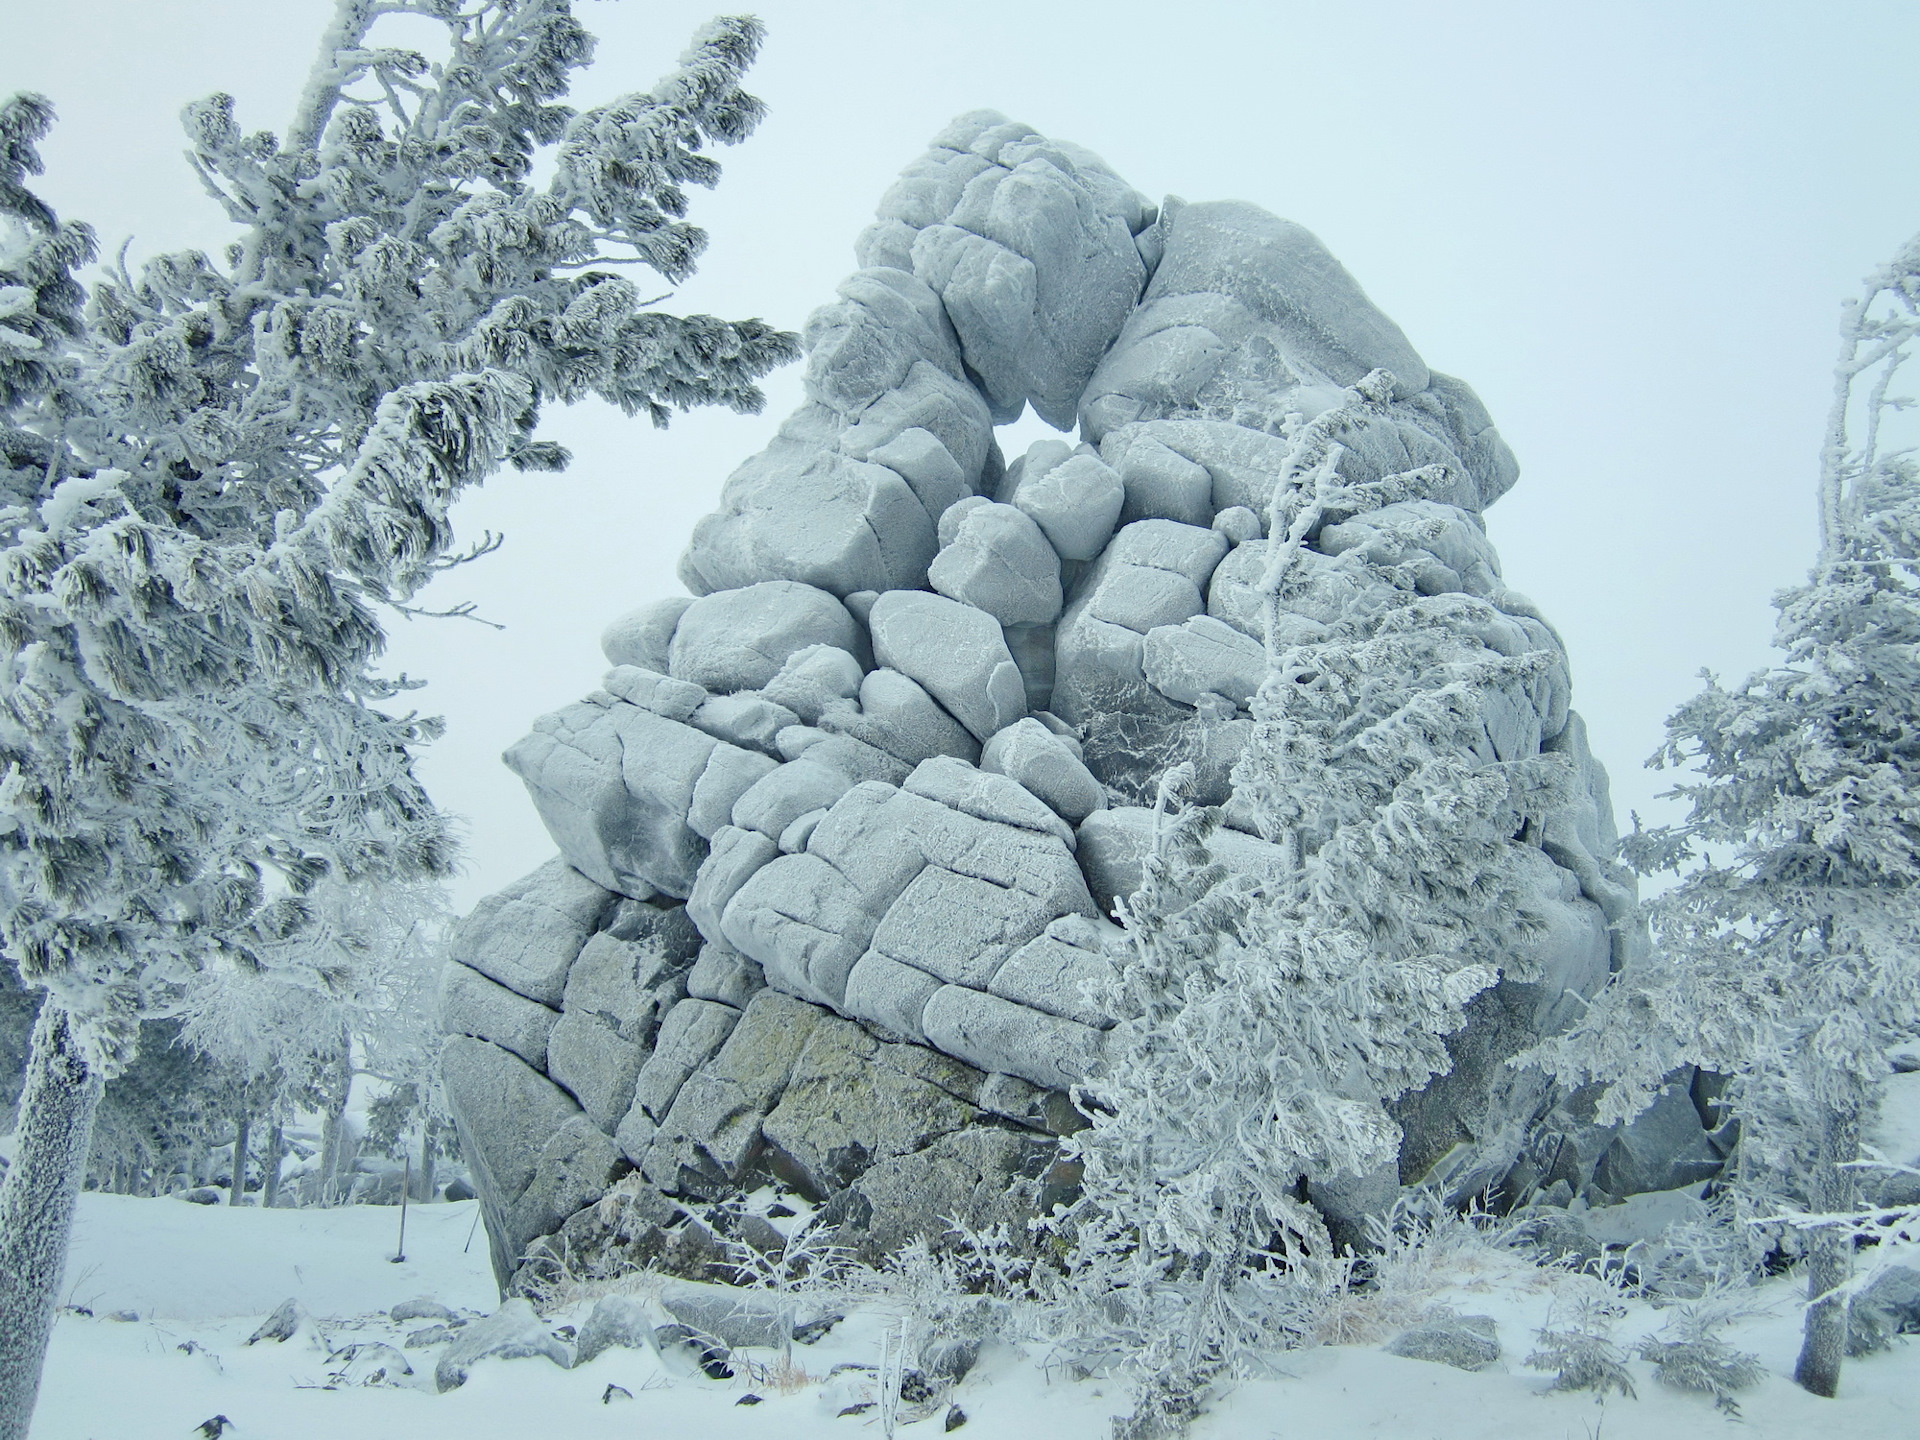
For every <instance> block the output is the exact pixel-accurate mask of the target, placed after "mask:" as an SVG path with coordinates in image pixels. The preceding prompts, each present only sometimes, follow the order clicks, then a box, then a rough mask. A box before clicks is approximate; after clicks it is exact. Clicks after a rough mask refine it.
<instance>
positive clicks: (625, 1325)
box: [574, 1295, 654, 1398]
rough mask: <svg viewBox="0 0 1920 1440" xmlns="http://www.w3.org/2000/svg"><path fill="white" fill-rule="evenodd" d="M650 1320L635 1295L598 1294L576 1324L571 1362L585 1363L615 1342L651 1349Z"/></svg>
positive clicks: (627, 1347) (624, 1345)
mask: <svg viewBox="0 0 1920 1440" xmlns="http://www.w3.org/2000/svg"><path fill="white" fill-rule="evenodd" d="M653 1323H654V1322H653V1314H652V1312H651V1311H650V1310H649V1309H648V1308H647V1303H646V1302H645V1301H644V1300H641V1299H640V1298H639V1297H638V1296H634V1295H602V1296H601V1297H600V1298H599V1299H598V1300H596V1301H594V1302H593V1311H592V1313H591V1314H589V1315H588V1316H587V1323H586V1324H584V1325H582V1326H581V1327H580V1338H579V1340H578V1341H577V1342H576V1344H575V1361H574V1363H575V1364H578V1365H585V1364H586V1363H587V1362H588V1361H590V1360H593V1359H595V1358H596V1357H598V1356H599V1355H601V1354H603V1353H604V1352H606V1351H608V1350H611V1349H612V1348H613V1347H614V1346H616V1345H617V1346H620V1347H622V1348H623V1349H627V1350H644V1349H652V1348H653ZM629 1398H631V1397H629Z"/></svg>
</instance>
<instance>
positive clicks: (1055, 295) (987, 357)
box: [911, 146, 1146, 429]
mask: <svg viewBox="0 0 1920 1440" xmlns="http://www.w3.org/2000/svg"><path fill="white" fill-rule="evenodd" d="M1021 153H1024V154H1027V155H1028V156H1029V157H1030V158H1027V159H1024V160H1020V161H1019V162H1018V163H1016V164H1014V165H1012V166H1011V167H1010V168H1002V167H999V166H994V167H989V168H987V169H984V170H982V171H981V172H980V173H979V174H977V175H975V176H974V177H973V178H972V179H971V180H969V181H968V182H967V184H966V186H965V188H964V189H963V190H962V191H961V193H960V197H959V199H958V201H957V202H956V203H955V204H954V207H953V209H952V210H951V211H950V212H949V213H948V214H947V215H946V216H944V217H941V218H942V219H943V220H945V221H946V222H947V223H944V224H943V223H938V222H929V223H927V224H926V225H924V226H923V227H922V228H921V229H920V232H919V234H918V235H917V236H915V238H914V241H913V247H912V252H911V253H912V258H913V267H914V273H915V274H917V275H919V276H921V277H922V278H924V279H925V280H926V281H927V282H928V283H929V284H930V285H932V286H933V288H934V289H936V290H938V291H939V292H940V296H941V299H942V301H943V303H944V305H945V308H946V311H947V313H948V314H949V315H950V316H951V317H952V318H953V323H954V329H955V330H956V331H957V332H958V334H959V336H960V343H961V347H962V350H963V351H964V353H965V355H966V360H967V364H968V366H969V368H970V369H971V370H972V371H973V372H974V373H975V374H976V375H978V376H979V377H980V381H981V384H982V386H983V388H984V389H985V391H986V394H987V398H988V400H989V401H990V402H991V403H992V404H993V406H994V408H995V413H996V415H997V416H999V417H1004V418H1005V419H1009V420H1010V419H1012V418H1013V417H1014V416H1016V415H1018V414H1019V412H1020V409H1021V406H1022V404H1023V403H1025V402H1028V401H1031V403H1032V404H1033V407H1034V409H1035V410H1036V411H1037V412H1038V413H1039V414H1040V415H1041V416H1042V417H1043V418H1045V419H1046V420H1048V421H1049V422H1050V423H1052V424H1054V425H1056V426H1058V427H1060V428H1062V429H1064V428H1067V427H1068V426H1069V425H1071V423H1072V416H1073V407H1074V403H1075V401H1076V400H1077V399H1078V398H1079V395H1080V391H1081V390H1082V389H1083V388H1084V387H1085V385H1086V382H1087V378H1088V376H1089V375H1090V374H1091V373H1092V371H1093V368H1094V366H1095V364H1096V363H1097V362H1098V361H1099V358H1100V356H1101V354H1102V353H1104V352H1105V350H1106V349H1107V347H1108V345H1109V344H1111V343H1112V340H1113V337H1114V335H1115V334H1116V333H1118V331H1119V328H1120V326H1121V323H1122V322H1123V321H1124V320H1125V319H1126V316H1127V313H1128V311H1129V310H1130V309H1131V308H1132V306H1133V303H1134V300H1135V299H1136V298H1137V297H1138V295H1139V293H1140V287H1141V285H1142V284H1143V283H1144V281H1145V278H1146V273H1145V266H1144V265H1143V264H1142V263H1141V260H1140V255H1139V251H1138V250H1137V249H1136V248H1135V246H1134V244H1133V237H1132V234H1131V233H1130V231H1129V230H1128V228H1127V225H1126V223H1125V221H1124V220H1122V219H1121V218H1120V217H1118V216H1115V215H1112V214H1107V213H1102V212H1103V204H1102V202H1103V201H1108V202H1109V203H1110V200H1111V196H1112V193H1113V187H1112V186H1110V185H1103V186H1099V187H1097V188H1096V187H1092V186H1089V185H1087V184H1086V183H1085V182H1083V181H1081V180H1080V179H1079V174H1078V168H1079V167H1078V166H1077V165H1076V163H1075V162H1074V160H1072V159H1070V158H1068V157H1067V156H1066V155H1065V154H1064V153H1063V152H1061V151H1060V150H1059V149H1057V148H1047V147H1043V146H1036V147H1035V148H1033V149H1031V150H1029V151H1024V152H1021ZM1007 158H1009V159H1011V158H1013V157H1012V155H1011V154H1009V155H1008V156H1007Z"/></svg>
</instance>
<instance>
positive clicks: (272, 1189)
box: [260, 1120, 286, 1210]
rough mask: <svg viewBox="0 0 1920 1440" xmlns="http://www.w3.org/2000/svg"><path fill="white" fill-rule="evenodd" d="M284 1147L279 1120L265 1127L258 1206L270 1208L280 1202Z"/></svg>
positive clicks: (264, 1208) (284, 1139) (263, 1208)
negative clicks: (265, 1135)
mask: <svg viewBox="0 0 1920 1440" xmlns="http://www.w3.org/2000/svg"><path fill="white" fill-rule="evenodd" d="M285 1149H286V1137H285V1136H284V1134H282V1132H281V1126H280V1122H279V1121H278V1120H276V1121H274V1122H273V1124H272V1125H270V1126H268V1127H267V1153H266V1154H265V1155H263V1156H261V1157H260V1165H261V1170H260V1208H261V1209H262V1210H271V1209H273V1207H274V1206H276V1205H278V1204H279V1203H280V1157H281V1152H282V1151H284V1150H285Z"/></svg>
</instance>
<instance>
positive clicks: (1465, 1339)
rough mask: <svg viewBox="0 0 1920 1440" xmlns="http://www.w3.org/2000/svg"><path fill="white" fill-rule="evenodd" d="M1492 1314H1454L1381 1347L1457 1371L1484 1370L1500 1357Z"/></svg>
mask: <svg viewBox="0 0 1920 1440" xmlns="http://www.w3.org/2000/svg"><path fill="white" fill-rule="evenodd" d="M1494 1332H1495V1325H1494V1321H1493V1317H1492V1316H1490V1315H1451V1316H1447V1317H1445V1318H1443V1319H1438V1320H1429V1321H1427V1322H1426V1323H1425V1324H1423V1325H1416V1326H1414V1327H1413V1328H1412V1329H1411V1330H1403V1331H1401V1332H1400V1333H1399V1334H1398V1335H1396V1336H1394V1337H1393V1339H1391V1340H1389V1341H1388V1342H1387V1343H1386V1345H1385V1346H1384V1347H1382V1348H1384V1349H1385V1350H1386V1352H1387V1353H1388V1354H1389V1355H1401V1356H1405V1357H1406V1358H1407V1359H1409V1360H1429V1361H1432V1362H1433V1363H1434V1364H1436V1365H1451V1366H1453V1368H1454V1369H1456V1370H1483V1369H1485V1368H1486V1367H1487V1366H1489V1365H1491V1364H1493V1363H1494V1362H1495V1361H1497V1360H1498V1359H1499V1358H1500V1342H1499V1340H1498V1339H1497V1338H1495V1334H1494Z"/></svg>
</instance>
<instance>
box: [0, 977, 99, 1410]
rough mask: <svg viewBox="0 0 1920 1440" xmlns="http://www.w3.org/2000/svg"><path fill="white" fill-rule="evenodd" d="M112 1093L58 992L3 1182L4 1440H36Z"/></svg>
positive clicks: (0, 1350)
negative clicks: (44, 1381)
mask: <svg viewBox="0 0 1920 1440" xmlns="http://www.w3.org/2000/svg"><path fill="white" fill-rule="evenodd" d="M102 1087H103V1081H102V1079H101V1076H100V1072H99V1071H98V1070H97V1069H96V1068H95V1067H94V1066H93V1065H91V1064H90V1063H88V1060H87V1057H86V1054H85V1052H84V1051H83V1049H82V1048H81V1046H80V1043H79V1038H78V1036H77V1035H76V1034H75V1033H74V1024H73V1018H72V1017H71V1016H70V1015H68V1013H67V1011H66V1010H65V1008H64V1007H62V1006H61V1005H59V1004H57V1003H55V1001H54V1000H53V998H52V997H51V996H49V997H48V999H47V1001H46V1002H45V1003H44V1004H43V1005H42V1006H41V1007H40V1018H39V1020H38V1021H36V1022H35V1024H34V1027H33V1048H32V1050H31V1051H30V1052H29V1058H28V1061H27V1079H26V1088H25V1089H24V1090H23V1091H22V1092H21V1096H20V1110H19V1116H20V1120H19V1128H18V1130H17V1131H16V1137H17V1138H16V1140H15V1146H14V1158H13V1164H12V1166H11V1167H10V1168H9V1169H8V1171H7V1176H6V1179H5V1180H4V1181H0V1440H26V1434H27V1425H28V1423H29V1422H30V1421H31V1420H32V1419H33V1404H34V1400H35V1399H36V1397H37V1396H38V1395H39V1392H40V1369H41V1366H42V1365H43V1364H44V1363H45V1361H46V1357H47V1341H48V1339H49V1337H50V1336H51V1335H52V1333H53V1314H54V1305H55V1301H56V1299H57V1297H58V1295H59V1293H60V1275H61V1271H62V1270H63V1269H65V1267H66V1263H67V1242H68V1241H69V1239H71V1237H72V1234H73V1211H74V1207H75V1205H76V1204H77V1203H78V1201H79V1196H80V1181H81V1178H82V1177H83V1176H84V1175H85V1174H86V1168H87V1151H88V1148H89V1147H90V1145H91V1143H92V1140H93V1117H94V1113H95V1111H96V1110H97V1109H98V1108H99V1105H100V1091H101V1089H102Z"/></svg>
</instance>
